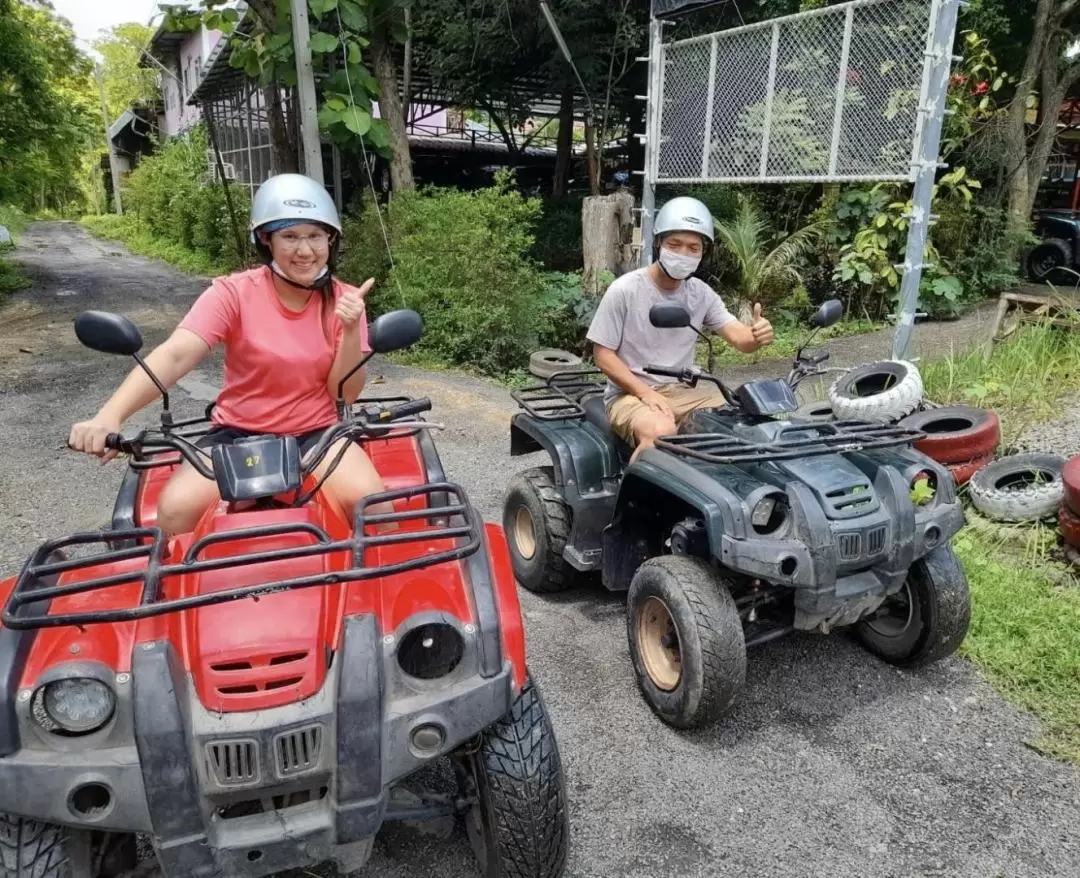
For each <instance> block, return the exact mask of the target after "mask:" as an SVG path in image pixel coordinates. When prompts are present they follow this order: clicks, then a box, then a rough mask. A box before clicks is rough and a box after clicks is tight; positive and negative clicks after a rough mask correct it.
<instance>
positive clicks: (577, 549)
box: [510, 414, 622, 572]
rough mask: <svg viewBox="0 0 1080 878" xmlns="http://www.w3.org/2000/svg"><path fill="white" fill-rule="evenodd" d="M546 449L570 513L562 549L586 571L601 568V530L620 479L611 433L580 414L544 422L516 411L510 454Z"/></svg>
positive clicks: (619, 469) (511, 433) (579, 568)
mask: <svg viewBox="0 0 1080 878" xmlns="http://www.w3.org/2000/svg"><path fill="white" fill-rule="evenodd" d="M537 451H546V452H547V454H548V456H549V457H550V458H551V462H552V465H553V467H554V470H555V484H556V485H557V486H558V488H559V491H560V493H562V495H563V497H564V498H565V499H566V503H567V505H569V507H570V510H571V513H572V523H571V527H570V535H569V538H568V539H567V541H566V549H565V550H564V552H563V555H564V557H565V558H566V560H567V562H568V563H569V564H570V565H571V566H572V567H574V568H575V569H577V570H580V571H583V572H587V571H589V570H595V569H596V568H597V567H599V566H600V548H601V533H602V531H603V529H604V527H605V526H606V525H607V524H608V522H610V521H611V517H612V514H613V513H614V511H615V497H616V494H617V492H618V485H619V480H620V477H621V470H622V467H621V464H620V462H619V456H618V452H617V451H616V449H615V445H614V443H613V442H612V441H611V437H610V435H609V434H607V433H605V432H604V431H603V430H601V429H600V428H599V427H597V426H596V425H595V424H591V423H589V422H588V421H586V420H584V419H580V418H574V419H571V418H565V419H561V420H557V421H554V420H553V421H544V420H540V419H539V418H534V417H533V416H532V415H528V414H516V415H514V416H513V418H512V419H511V421H510V454H511V456H515V457H516V456H520V455H522V454H533V453H535V452H537Z"/></svg>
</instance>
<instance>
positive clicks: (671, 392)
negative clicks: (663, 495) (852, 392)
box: [587, 197, 773, 460]
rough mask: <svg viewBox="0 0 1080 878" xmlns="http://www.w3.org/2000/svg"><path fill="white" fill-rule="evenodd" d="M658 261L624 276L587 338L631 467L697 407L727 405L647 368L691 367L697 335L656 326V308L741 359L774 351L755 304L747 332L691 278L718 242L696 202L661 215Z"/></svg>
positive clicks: (674, 203)
mask: <svg viewBox="0 0 1080 878" xmlns="http://www.w3.org/2000/svg"><path fill="white" fill-rule="evenodd" d="M655 233H656V243H655V244H654V245H653V262H652V263H651V264H650V265H649V266H647V267H646V268H639V269H638V270H636V271H632V272H629V273H627V274H624V275H622V276H621V277H619V278H618V279H617V280H616V281H615V282H614V283H613V284H612V285H611V286H610V287H609V288H608V290H607V292H606V293H605V294H604V297H603V298H602V299H601V300H600V306H599V307H598V308H597V309H596V315H595V316H594V317H593V320H592V325H590V327H589V332H588V336H587V337H588V339H589V341H591V342H592V343H593V358H594V359H595V361H596V365H597V366H598V367H599V368H600V369H601V370H602V371H603V372H604V374H605V375H607V377H608V384H607V388H606V390H605V392H604V403H605V405H606V407H607V414H608V420H609V421H610V422H611V427H612V429H613V430H614V431H615V433H617V434H618V435H619V436H620V437H621V438H622V439H624V440H625V441H626V442H628V443H629V444H631V445H636V448H635V450H634V455H633V458H632V460H636V459H637V457H638V455H639V454H641V452H642V451H644V450H645V449H646V448H650V447H652V445H653V443H654V442H655V441H656V440H657V439H658V438H659V437H661V436H668V435H671V434H672V433H675V432H676V430H677V429H678V426H679V424H681V423H682V421H683V420H684V419H685V418H686V416H687V415H689V414H690V413H691V412H693V411H694V410H695V409H699V408H714V407H718V406H722V405H724V404H725V402H726V401H725V400H724V398H723V396H722V395H721V394H720V392H719V390H718V389H717V388H716V387H714V386H702V387H700V388H691V387H687V386H686V385H684V384H680V383H679V382H678V381H677V380H676V379H674V378H666V377H658V376H655V375H649V374H647V373H646V372H645V366H647V365H648V364H649V363H664V364H665V365H668V366H670V367H672V368H674V369H678V368H685V367H688V366H690V365H692V364H693V361H694V344H695V342H696V340H697V336H696V334H695V333H694V331H693V330H692V329H682V330H672V329H663V328H658V327H656V326H653V325H652V323H650V321H649V309H650V308H652V306H653V305H656V304H658V303H670V304H678V305H682V306H683V307H684V308H686V310H687V311H688V312H689V313H690V315H691V322H692V323H693V325H695V326H701V327H702V328H703V329H709V330H712V331H713V332H714V333H716V334H717V335H719V336H720V337H721V338H722V339H724V341H726V342H727V343H728V344H730V345H732V346H734V347H736V348H738V349H739V350H740V351H742V352H743V353H747V354H749V353H753V352H754V351H756V350H758V349H759V348H761V347H764V346H765V345H768V344H772V341H773V328H772V325H771V324H770V323H769V321H768V320H766V319H765V318H764V317H762V316H761V305H760V304H755V305H754V312H753V319H752V322H751V324H750V325H749V326H747V325H746V324H745V323H742V322H740V321H739V320H737V319H736V318H735V316H734V315H733V314H731V312H729V311H728V309H727V306H726V305H725V304H724V301H723V300H722V299H721V298H720V296H719V295H718V294H717V293H716V291H715V290H713V289H712V287H710V286H709V285H708V284H707V283H705V282H704V281H702V280H700V279H698V278H696V277H692V275H693V273H694V272H695V271H696V270H697V268H698V266H699V265H700V264H701V262H702V260H703V259H704V257H705V256H706V255H707V254H708V252H709V249H710V247H711V246H712V245H713V243H714V241H715V232H714V226H713V218H712V214H711V213H710V212H709V209H708V208H707V207H706V206H705V205H704V204H702V203H701V202H700V201H698V200H697V199H696V198H685V197H681V198H673V199H672V200H671V201H669V202H668V203H667V204H665V205H664V207H663V208H662V209H661V210H660V212H659V213H658V214H657V215H656V224H655Z"/></svg>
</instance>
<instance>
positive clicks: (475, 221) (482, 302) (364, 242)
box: [340, 172, 566, 376]
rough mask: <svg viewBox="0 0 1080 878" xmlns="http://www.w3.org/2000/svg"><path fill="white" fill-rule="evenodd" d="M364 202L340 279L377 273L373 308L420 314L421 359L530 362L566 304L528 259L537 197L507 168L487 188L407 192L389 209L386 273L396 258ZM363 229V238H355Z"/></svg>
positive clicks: (498, 371)
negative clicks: (522, 189) (552, 316)
mask: <svg viewBox="0 0 1080 878" xmlns="http://www.w3.org/2000/svg"><path fill="white" fill-rule="evenodd" d="M363 208H364V209H363V210H362V212H361V213H360V216H359V217H357V216H355V213H354V215H353V216H350V217H349V218H348V219H347V220H346V234H347V235H349V236H350V238H349V240H348V241H347V243H346V247H347V250H346V251H345V256H344V258H343V260H342V263H341V269H340V273H341V276H342V277H343V278H344V279H346V280H348V281H350V282H353V283H361V282H363V281H364V280H365V279H366V278H367V277H375V278H376V281H377V284H376V288H375V289H374V290H373V291H372V293H371V294H370V296H369V302H370V304H371V310H372V313H373V314H376V313H381V312H385V311H387V310H390V309H393V308H400V307H402V306H403V305H404V306H406V307H409V308H414V309H416V310H417V311H419V312H420V314H421V315H423V318H424V327H425V328H424V338H423V339H422V340H421V342H420V344H418V345H417V346H416V348H415V351H414V356H417V357H421V358H423V359H424V360H425V361H426V362H429V363H430V362H442V363H446V364H450V365H457V366H472V367H475V368H476V369H479V370H480V371H482V372H484V373H486V374H489V375H499V376H502V375H506V374H507V373H510V372H512V371H514V370H516V369H520V368H522V367H523V366H524V365H525V364H526V363H527V362H528V356H529V353H530V352H531V351H532V350H535V348H536V347H537V346H538V345H539V344H540V339H541V337H542V334H543V332H544V331H545V330H547V327H546V326H544V319H545V313H546V312H545V309H547V313H550V311H551V310H555V311H558V310H560V309H562V308H563V307H565V304H566V303H565V300H564V297H561V296H560V295H559V294H558V293H552V291H551V284H548V285H546V286H545V283H544V281H543V280H542V277H541V275H540V273H539V272H538V266H537V265H536V263H535V262H534V260H533V259H532V258H531V256H530V255H529V254H530V251H531V249H532V247H533V245H534V238H533V232H532V230H533V227H534V226H535V224H536V223H537V221H538V219H539V217H540V210H541V205H540V202H539V200H538V199H525V198H523V197H522V196H521V194H520V193H519V192H518V191H517V190H516V188H514V186H513V181H512V176H511V175H510V174H509V173H508V172H500V173H499V174H497V175H496V183H495V185H494V186H492V187H490V188H487V189H478V190H475V191H472V192H463V191H459V190H455V189H440V188H435V187H432V188H429V189H426V190H424V191H422V192H412V193H404V194H400V195H398V196H396V197H395V198H394V199H393V201H392V202H391V204H390V207H389V209H388V210H385V211H384V213H383V217H384V224H385V226H386V229H387V233H388V234H389V236H390V238H391V241H392V247H393V263H394V264H393V267H392V268H389V269H388V271H387V268H388V266H389V258H388V257H386V258H385V261H384V256H383V255H381V254H380V253H379V252H378V251H382V253H385V249H386V244H385V242H384V241H383V238H382V228H381V227H380V226H379V223H378V216H379V215H378V214H377V213H376V211H375V208H374V206H373V205H371V204H370V203H366V204H364V206H363ZM357 234H358V235H360V236H362V237H361V238H360V239H359V240H356V239H354V238H352V237H351V236H353V235H357ZM384 271H385V272H386V273H385V274H384V273H382V272H384ZM545 295H547V299H545Z"/></svg>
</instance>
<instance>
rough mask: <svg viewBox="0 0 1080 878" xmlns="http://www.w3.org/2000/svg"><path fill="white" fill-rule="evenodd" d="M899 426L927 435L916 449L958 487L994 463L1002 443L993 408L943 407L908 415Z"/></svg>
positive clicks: (998, 422) (916, 444)
mask: <svg viewBox="0 0 1080 878" xmlns="http://www.w3.org/2000/svg"><path fill="white" fill-rule="evenodd" d="M899 425H900V426H902V427H909V428H910V429H913V430H919V431H920V432H922V433H925V434H926V435H925V436H924V437H923V438H922V439H920V440H919V441H918V442H916V443H915V447H916V448H917V449H918V450H919V451H921V452H922V453H923V454H925V455H926V456H927V457H929V458H930V459H932V460H936V461H937V462H938V463H942V464H945V465H946V466H947V467H948V468H949V471H950V472H951V473H952V476H953V479H954V480H955V481H956V485H957V487H960V486H961V485H965V484H967V483H968V482H969V481H970V480H971V478H972V476H974V475H975V474H976V473H977V472H979V470H981V469H983V467H985V466H987V465H988V464H990V463H992V462H993V460H994V454H995V453H996V451H997V448H998V445H999V443H1000V442H1001V421H1000V420H999V419H998V416H997V413H996V412H995V411H994V410H993V409H980V408H975V407H974V406H967V405H952V406H945V407H942V408H937V409H928V410H926V411H922V412H916V413H915V414H913V415H908V416H907V417H906V418H902V419H901V420H900V422H899Z"/></svg>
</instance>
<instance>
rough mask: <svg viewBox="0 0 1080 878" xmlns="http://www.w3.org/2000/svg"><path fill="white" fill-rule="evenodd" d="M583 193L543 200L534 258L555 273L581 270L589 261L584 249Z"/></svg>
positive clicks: (537, 225)
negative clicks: (582, 243) (586, 258)
mask: <svg viewBox="0 0 1080 878" xmlns="http://www.w3.org/2000/svg"><path fill="white" fill-rule="evenodd" d="M584 200H585V197H584V196H583V195H568V196H566V197H565V198H556V197H548V198H546V199H544V200H543V202H542V203H543V208H542V212H541V216H540V219H539V220H538V221H537V223H536V231H535V235H536V241H535V243H534V244H533V247H532V257H533V258H534V259H535V260H536V261H537V262H539V263H540V264H541V265H543V266H544V268H546V269H549V270H550V271H553V272H559V273H566V272H575V271H581V270H582V268H584V265H585V260H584V256H583V255H582V251H581V232H582V230H581V205H582V202H583V201H584Z"/></svg>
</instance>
